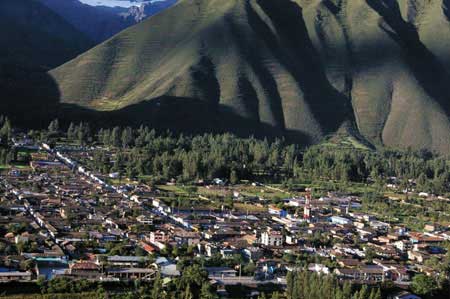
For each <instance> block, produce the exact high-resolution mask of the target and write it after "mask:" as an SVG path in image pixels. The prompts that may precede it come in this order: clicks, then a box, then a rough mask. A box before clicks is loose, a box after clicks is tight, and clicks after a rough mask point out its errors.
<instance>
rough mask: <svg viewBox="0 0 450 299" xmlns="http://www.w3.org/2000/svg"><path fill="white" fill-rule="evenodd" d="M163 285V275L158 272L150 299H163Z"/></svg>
mask: <svg viewBox="0 0 450 299" xmlns="http://www.w3.org/2000/svg"><path fill="white" fill-rule="evenodd" d="M162 288H163V285H162V279H161V274H160V273H159V272H158V274H157V276H156V279H155V281H154V282H153V288H152V291H151V293H150V298H151V299H161V292H162V291H163V290H162Z"/></svg>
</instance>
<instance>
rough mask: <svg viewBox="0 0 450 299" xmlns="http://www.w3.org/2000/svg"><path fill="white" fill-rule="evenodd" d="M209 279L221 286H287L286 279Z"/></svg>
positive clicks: (243, 277)
mask: <svg viewBox="0 0 450 299" xmlns="http://www.w3.org/2000/svg"><path fill="white" fill-rule="evenodd" d="M209 279H211V280H215V281H217V282H218V283H219V284H221V285H237V284H242V285H258V284H281V285H286V278H278V279H272V280H256V279H254V278H253V276H241V277H220V276H219V277H217V276H210V277H209Z"/></svg>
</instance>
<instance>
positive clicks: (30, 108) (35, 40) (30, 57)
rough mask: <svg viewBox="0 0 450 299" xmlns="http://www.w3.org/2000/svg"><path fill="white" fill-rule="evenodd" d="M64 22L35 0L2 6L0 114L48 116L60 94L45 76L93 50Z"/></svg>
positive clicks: (11, 0)
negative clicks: (29, 113)
mask: <svg viewBox="0 0 450 299" xmlns="http://www.w3.org/2000/svg"><path fill="white" fill-rule="evenodd" d="M91 45H92V43H91V42H90V40H89V39H88V38H86V37H85V36H84V35H83V34H81V33H80V32H78V31H77V30H75V29H74V28H73V27H72V26H71V25H69V24H68V23H67V22H66V21H64V20H63V19H62V18H61V17H59V16H58V15H56V14H55V13H53V12H52V11H51V10H50V9H48V8H47V7H45V6H43V5H42V4H40V3H38V2H36V1H34V0H2V1H0V90H1V101H0V110H1V111H2V112H1V113H7V112H9V113H10V114H11V115H13V116H14V115H16V116H20V115H24V114H27V113H28V112H33V113H36V114H39V113H38V112H41V114H45V113H46V112H47V111H48V109H47V108H48V105H50V104H51V105H56V104H57V103H58V101H59V93H58V89H57V86H56V84H55V83H54V82H53V80H52V78H51V77H50V76H49V75H48V74H47V73H46V72H47V71H48V70H49V69H52V68H54V67H57V66H59V65H61V64H63V63H65V62H67V61H69V60H71V59H73V58H75V57H76V56H77V55H79V54H81V53H82V52H84V51H86V50H87V49H89V48H90V47H91Z"/></svg>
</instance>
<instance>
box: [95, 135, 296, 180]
mask: <svg viewBox="0 0 450 299" xmlns="http://www.w3.org/2000/svg"><path fill="white" fill-rule="evenodd" d="M98 140H99V141H100V142H102V143H103V144H105V145H108V146H113V147H117V148H119V151H118V153H117V155H116V156H115V159H114V163H108V159H109V158H108V156H107V155H106V154H105V153H101V152H99V153H97V154H96V155H95V158H94V161H95V162H94V164H95V167H96V168H97V169H98V170H102V171H121V170H122V171H125V172H126V174H127V175H128V176H132V177H134V176H137V175H140V176H142V175H152V176H155V177H158V178H161V179H171V178H176V179H179V180H184V181H192V180H196V179H213V178H216V177H219V178H225V179H229V180H230V181H231V182H237V181H238V180H239V179H250V178H252V177H254V176H256V175H267V174H270V175H273V176H286V175H289V174H292V173H293V168H294V165H295V164H296V163H297V162H296V161H297V158H298V157H299V156H300V151H299V147H298V146H296V145H292V144H286V143H285V142H284V141H283V140H275V141H273V142H269V141H268V140H258V139H255V138H247V139H242V138H237V137H235V136H233V135H230V134H223V135H212V134H205V135H199V136H194V137H187V136H182V135H181V136H177V137H174V136H172V135H170V134H163V135H156V133H155V131H151V130H149V129H148V128H141V129H139V130H137V131H132V130H131V129H130V128H126V129H124V130H122V131H120V129H118V128H114V129H113V130H100V131H99V133H98ZM105 162H106V163H105ZM105 165H110V166H112V167H111V169H105ZM106 167H108V166H106Z"/></svg>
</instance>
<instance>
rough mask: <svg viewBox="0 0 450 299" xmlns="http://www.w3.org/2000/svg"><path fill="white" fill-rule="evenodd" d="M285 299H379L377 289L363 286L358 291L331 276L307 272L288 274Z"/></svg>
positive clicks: (379, 292) (379, 295) (379, 291)
mask: <svg viewBox="0 0 450 299" xmlns="http://www.w3.org/2000/svg"><path fill="white" fill-rule="evenodd" d="M286 280H287V288H286V295H287V299H381V298H382V297H381V290H380V288H378V287H374V288H370V289H369V288H368V287H367V285H363V286H362V287H361V288H360V289H359V290H356V289H354V288H353V287H352V285H351V284H350V283H349V282H345V283H344V284H343V285H341V284H339V282H338V281H337V279H336V278H335V277H333V276H331V275H317V274H315V273H311V272H308V271H298V272H289V273H288V275H287V277H286Z"/></svg>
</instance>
